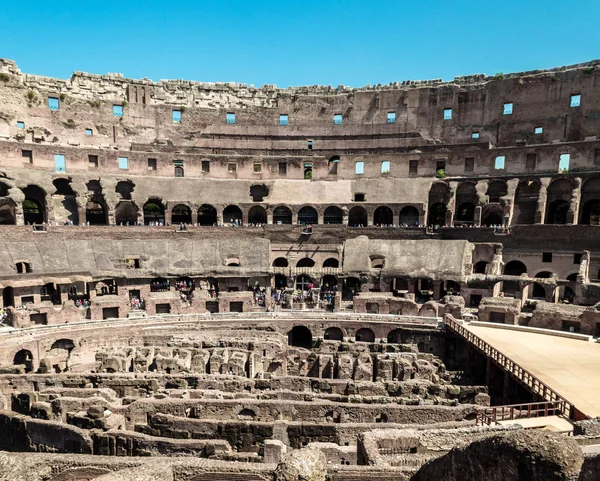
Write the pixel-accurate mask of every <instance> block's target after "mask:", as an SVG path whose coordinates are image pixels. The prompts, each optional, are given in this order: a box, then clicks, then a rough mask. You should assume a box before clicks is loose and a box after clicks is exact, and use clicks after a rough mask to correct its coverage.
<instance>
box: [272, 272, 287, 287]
mask: <svg viewBox="0 0 600 481" xmlns="http://www.w3.org/2000/svg"><path fill="white" fill-rule="evenodd" d="M286 287H287V277H286V276H284V275H283V274H275V289H285V288H286Z"/></svg>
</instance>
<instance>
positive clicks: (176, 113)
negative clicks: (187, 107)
mask: <svg viewBox="0 0 600 481" xmlns="http://www.w3.org/2000/svg"><path fill="white" fill-rule="evenodd" d="M172 115H173V123H174V124H180V123H181V110H173V114H172Z"/></svg>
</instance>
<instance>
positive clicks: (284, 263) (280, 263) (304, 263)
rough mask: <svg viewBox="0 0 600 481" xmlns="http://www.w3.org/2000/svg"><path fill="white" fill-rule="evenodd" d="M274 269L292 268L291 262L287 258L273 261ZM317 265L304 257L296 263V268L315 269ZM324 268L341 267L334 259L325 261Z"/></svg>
mask: <svg viewBox="0 0 600 481" xmlns="http://www.w3.org/2000/svg"><path fill="white" fill-rule="evenodd" d="M272 265H273V267H290V265H289V261H288V260H287V259H286V258H285V257H278V258H277V259H275V260H274V261H273V264H272ZM315 265H316V263H315V261H314V259H311V258H310V257H303V258H302V259H299V260H298V261H297V262H296V267H315ZM322 267H323V268H328V267H331V268H338V267H340V261H339V260H338V259H336V258H334V257H330V258H328V259H325V260H324V261H323V264H322Z"/></svg>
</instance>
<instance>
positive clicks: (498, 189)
mask: <svg viewBox="0 0 600 481" xmlns="http://www.w3.org/2000/svg"><path fill="white" fill-rule="evenodd" d="M507 193H508V186H507V184H506V182H505V181H504V180H492V181H490V183H489V184H488V188H487V191H486V193H485V194H486V195H487V196H488V202H489V203H490V204H495V203H499V202H500V199H501V198H502V197H504V196H505V195H506V194H507Z"/></svg>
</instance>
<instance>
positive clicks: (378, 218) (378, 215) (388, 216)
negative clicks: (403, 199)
mask: <svg viewBox="0 0 600 481" xmlns="http://www.w3.org/2000/svg"><path fill="white" fill-rule="evenodd" d="M373 224H375V225H386V226H389V225H394V213H393V212H392V209H390V208H389V207H387V206H385V205H383V206H381V207H377V209H375V213H374V215H373Z"/></svg>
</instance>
